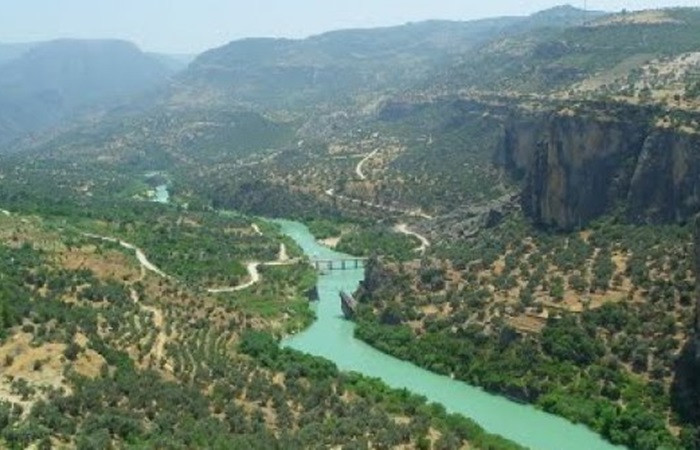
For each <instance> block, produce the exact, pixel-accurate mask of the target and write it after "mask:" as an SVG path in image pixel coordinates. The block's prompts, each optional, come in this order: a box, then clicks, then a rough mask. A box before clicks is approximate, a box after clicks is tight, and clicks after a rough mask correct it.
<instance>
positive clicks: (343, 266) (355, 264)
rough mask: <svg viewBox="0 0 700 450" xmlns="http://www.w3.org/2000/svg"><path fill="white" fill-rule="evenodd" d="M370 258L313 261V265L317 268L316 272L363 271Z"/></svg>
mask: <svg viewBox="0 0 700 450" xmlns="http://www.w3.org/2000/svg"><path fill="white" fill-rule="evenodd" d="M367 259H368V258H359V257H357V258H356V257H349V258H337V259H312V260H311V265H312V266H314V267H315V268H316V270H326V271H333V270H350V269H363V268H364V267H365V261H367Z"/></svg>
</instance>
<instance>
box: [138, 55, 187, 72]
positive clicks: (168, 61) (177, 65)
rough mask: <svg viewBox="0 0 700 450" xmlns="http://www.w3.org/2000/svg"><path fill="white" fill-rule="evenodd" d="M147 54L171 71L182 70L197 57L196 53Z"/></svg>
mask: <svg viewBox="0 0 700 450" xmlns="http://www.w3.org/2000/svg"><path fill="white" fill-rule="evenodd" d="M147 55H148V56H151V57H153V58H155V59H157V60H158V61H160V62H161V64H163V65H165V67H167V68H168V69H169V70H170V71H171V72H173V73H175V72H180V71H181V70H184V69H185V68H186V67H187V66H188V65H189V64H190V63H191V62H192V61H194V59H195V58H196V57H197V55H188V54H171V53H147Z"/></svg>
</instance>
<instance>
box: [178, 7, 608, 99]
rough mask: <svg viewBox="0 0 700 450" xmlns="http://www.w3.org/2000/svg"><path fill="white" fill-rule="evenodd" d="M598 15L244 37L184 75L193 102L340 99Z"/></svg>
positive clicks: (567, 11) (568, 12) (565, 13)
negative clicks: (507, 39) (509, 39)
mask: <svg viewBox="0 0 700 450" xmlns="http://www.w3.org/2000/svg"><path fill="white" fill-rule="evenodd" d="M600 14H601V13H586V12H584V11H583V10H579V9H576V8H573V7H570V6H568V7H560V8H554V9H551V10H548V11H543V12H540V13H538V14H534V15H532V16H530V17H501V18H495V19H485V20H476V21H469V22H452V21H427V22H420V23H410V24H406V25H402V26H397V27H389V28H377V29H358V30H343V31H334V32H330V33H325V34H322V35H318V36H313V37H310V38H308V39H303V40H291V39H244V40H240V41H234V42H231V43H230V44H228V45H225V46H223V47H221V48H217V49H214V50H210V51H208V52H205V53H204V54H202V55H200V56H199V57H198V58H197V59H196V60H195V61H194V62H193V63H192V64H190V66H189V68H188V69H187V70H186V71H185V72H183V74H182V75H181V76H180V77H179V79H178V81H179V82H180V83H181V84H182V85H183V86H185V87H186V90H188V91H189V93H190V99H191V100H193V101H197V100H202V99H204V101H206V102H210V101H217V100H219V101H225V102H230V101H234V102H241V103H249V104H254V105H264V106H298V105H299V104H308V103H310V102H311V103H313V102H324V101H325V102H338V101H343V100H345V99H347V98H350V97H354V96H357V95H358V94H362V93H370V92H372V93H375V92H376V91H378V90H391V91H401V90H402V89H406V88H408V87H411V86H413V84H414V83H416V82H418V81H420V80H424V79H426V78H430V76H431V74H433V73H434V72H435V71H436V70H438V69H439V68H440V67H443V66H445V65H448V64H449V63H450V62H453V61H455V60H458V59H459V58H460V57H462V56H464V55H467V54H469V52H470V51H472V50H474V49H475V48H478V47H479V46H481V45H484V44H485V43H486V42H489V41H491V40H493V39H496V38H499V37H504V36H511V35H513V34H517V33H522V32H526V31H528V30H532V29H535V28H541V27H547V28H562V27H568V26H571V25H581V24H583V22H584V21H585V19H586V17H594V16H596V17H597V16H599V15H600Z"/></svg>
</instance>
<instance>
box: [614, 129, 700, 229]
mask: <svg viewBox="0 0 700 450" xmlns="http://www.w3.org/2000/svg"><path fill="white" fill-rule="evenodd" d="M627 207H628V211H629V213H630V216H631V218H632V219H633V220H634V221H637V222H640V221H652V222H672V221H681V220H684V219H687V218H688V217H691V216H692V215H693V214H694V213H696V212H698V211H700V135H699V134H691V133H685V132H679V131H673V130H668V129H656V130H653V131H652V132H651V133H650V134H649V136H648V137H647V138H646V140H645V142H644V146H643V147H642V151H641V153H640V155H639V158H638V159H637V164H636V169H635V172H634V175H633V176H632V181H631V184H630V189H629V194H628V196H627Z"/></svg>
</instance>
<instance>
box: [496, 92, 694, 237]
mask: <svg viewBox="0 0 700 450" xmlns="http://www.w3.org/2000/svg"><path fill="white" fill-rule="evenodd" d="M657 113H658V111H655V110H652V109H649V108H639V107H634V106H619V105H616V106H614V107H610V106H609V105H597V108H589V109H587V110H585V111H584V112H581V111H576V112H575V111H573V110H570V109H564V110H561V111H556V112H538V113H524V114H520V115H517V114H511V115H510V116H509V117H508V118H507V119H506V121H505V125H504V135H503V145H502V150H501V154H500V155H499V156H498V158H497V160H499V161H500V162H501V163H502V164H504V166H505V167H506V169H508V170H509V171H510V172H511V173H512V174H513V175H514V176H515V177H516V178H519V179H522V180H523V181H524V188H523V192H522V196H521V201H522V206H523V210H524V211H525V212H526V214H528V215H529V216H530V217H531V218H532V219H533V220H534V221H535V222H537V223H539V224H541V225H544V226H549V227H553V228H559V229H574V228H577V227H579V226H583V225H585V224H586V223H587V222H589V221H591V220H593V219H595V218H596V217H598V216H600V215H602V214H604V213H605V212H607V211H610V210H612V209H613V208H616V207H620V208H622V210H624V211H625V212H626V214H627V216H628V217H629V219H630V220H631V221H634V222H656V223H660V222H671V221H680V220H686V219H688V218H689V217H691V216H692V215H693V214H694V213H696V212H698V211H700V134H698V133H693V132H690V131H682V130H680V129H670V128H659V127H657V126H656V120H657V119H656V116H657Z"/></svg>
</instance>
